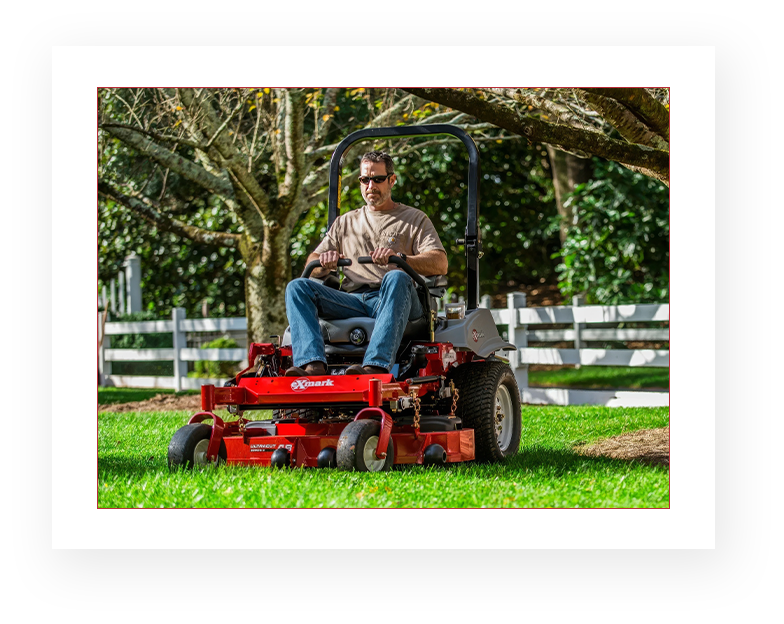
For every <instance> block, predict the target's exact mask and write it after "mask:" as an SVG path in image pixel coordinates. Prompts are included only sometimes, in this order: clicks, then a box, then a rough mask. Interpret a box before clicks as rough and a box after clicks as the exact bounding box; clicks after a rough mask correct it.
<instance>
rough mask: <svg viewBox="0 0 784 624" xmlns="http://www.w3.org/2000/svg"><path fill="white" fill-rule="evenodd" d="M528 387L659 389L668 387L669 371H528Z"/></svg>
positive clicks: (623, 368) (600, 368) (615, 368)
mask: <svg viewBox="0 0 784 624" xmlns="http://www.w3.org/2000/svg"><path fill="white" fill-rule="evenodd" d="M528 383H529V384H530V385H531V386H532V387H538V388H630V389H634V390H637V389H643V388H662V389H667V388H669V386H670V369H669V368H653V367H651V368H646V367H632V366H583V367H581V368H560V369H549V370H548V369H539V368H538V367H537V368H533V369H532V370H529V371H528Z"/></svg>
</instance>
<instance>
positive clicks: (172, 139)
mask: <svg viewBox="0 0 784 624" xmlns="http://www.w3.org/2000/svg"><path fill="white" fill-rule="evenodd" d="M99 127H100V128H103V129H104V130H108V129H109V128H125V129H127V130H133V131H134V132H138V133H140V134H144V135H147V136H148V137H150V138H153V139H155V140H156V141H161V142H164V143H180V144H182V145H186V146H188V147H192V148H194V149H201V150H203V149H206V147H207V146H206V145H204V144H202V143H199V142H198V141H189V140H188V139H186V138H185V137H176V136H168V135H165V134H159V133H157V132H151V131H150V130H145V129H144V128H140V127H136V126H131V125H129V124H121V123H102V124H101V125H100V126H99Z"/></svg>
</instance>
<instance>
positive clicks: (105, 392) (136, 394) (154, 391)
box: [98, 387, 199, 405]
mask: <svg viewBox="0 0 784 624" xmlns="http://www.w3.org/2000/svg"><path fill="white" fill-rule="evenodd" d="M198 393H199V390H183V391H182V392H177V393H175V392H174V390H162V389H160V388H103V387H99V388H98V405H113V404H115V403H131V402H134V401H145V400H147V399H151V398H152V397H154V396H156V395H158V394H176V395H177V396H180V395H183V394H198Z"/></svg>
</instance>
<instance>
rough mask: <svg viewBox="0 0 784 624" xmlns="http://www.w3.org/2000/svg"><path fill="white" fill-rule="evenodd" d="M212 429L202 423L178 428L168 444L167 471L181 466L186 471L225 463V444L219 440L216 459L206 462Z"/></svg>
mask: <svg viewBox="0 0 784 624" xmlns="http://www.w3.org/2000/svg"><path fill="white" fill-rule="evenodd" d="M211 434H212V427H210V426H209V425H205V424H204V423H193V424H190V425H185V426H184V427H180V428H179V429H177V431H175V433H174V435H173V436H172V439H171V442H169V457H168V460H169V469H171V470H174V469H176V468H178V467H179V466H183V467H184V468H185V469H186V470H191V469H192V468H202V467H204V466H208V465H212V466H214V465H216V464H217V463H218V462H220V461H223V462H225V461H226V444H225V443H224V442H223V440H221V444H220V449H219V450H218V459H216V460H215V461H213V462H209V461H207V448H208V447H209V445H210V435H211Z"/></svg>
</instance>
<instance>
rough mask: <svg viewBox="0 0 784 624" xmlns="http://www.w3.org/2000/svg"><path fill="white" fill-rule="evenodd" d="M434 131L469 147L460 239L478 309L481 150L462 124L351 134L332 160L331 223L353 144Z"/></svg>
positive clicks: (471, 301)
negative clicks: (464, 211)
mask: <svg viewBox="0 0 784 624" xmlns="http://www.w3.org/2000/svg"><path fill="white" fill-rule="evenodd" d="M434 134H451V135H452V136H454V137H457V138H458V139H460V140H461V141H462V142H463V145H465V146H466V148H467V149H468V209H467V219H466V229H465V238H464V239H459V240H458V241H456V242H457V243H458V244H462V245H464V246H465V252H466V282H467V283H466V308H467V309H468V310H475V309H476V308H477V307H478V303H479V258H480V254H481V251H482V241H481V239H480V237H479V150H478V149H477V148H476V143H474V140H473V139H472V138H471V137H470V136H468V134H466V132H465V131H464V130H462V129H461V128H458V127H457V126H452V125H449V124H423V125H421V126H396V127H388V128H366V129H364V130H358V131H357V132H352V133H351V134H349V135H348V136H347V137H346V138H345V139H343V140H342V141H341V142H340V143H339V144H338V146H337V147H336V148H335V151H334V152H333V154H332V160H331V161H330V164H329V211H328V227H332V224H333V223H334V222H335V219H337V217H338V214H339V209H340V206H339V199H340V172H341V170H342V169H343V165H344V156H345V153H346V150H348V148H349V147H350V146H351V145H353V144H354V143H356V142H357V141H362V140H364V139H386V138H405V137H413V136H432V135H434Z"/></svg>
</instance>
